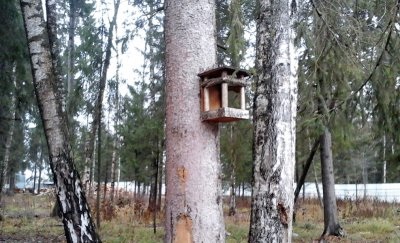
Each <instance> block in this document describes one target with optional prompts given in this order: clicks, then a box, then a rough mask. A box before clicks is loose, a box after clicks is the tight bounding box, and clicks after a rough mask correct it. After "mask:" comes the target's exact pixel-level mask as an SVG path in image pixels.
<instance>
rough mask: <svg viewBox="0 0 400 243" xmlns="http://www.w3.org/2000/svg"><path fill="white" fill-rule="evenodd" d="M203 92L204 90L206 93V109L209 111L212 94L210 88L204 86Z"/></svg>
mask: <svg viewBox="0 0 400 243" xmlns="http://www.w3.org/2000/svg"><path fill="white" fill-rule="evenodd" d="M206 79H207V78H206ZM203 92H204V94H203V95H204V111H209V110H210V94H209V92H208V88H207V87H204V89H203Z"/></svg>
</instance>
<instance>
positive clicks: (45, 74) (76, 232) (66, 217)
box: [21, 0, 100, 242]
mask: <svg viewBox="0 0 400 243" xmlns="http://www.w3.org/2000/svg"><path fill="white" fill-rule="evenodd" d="M41 6H42V5H41V1H38V0H22V1H21V8H22V13H23V18H24V25H25V30H26V36H27V40H28V49H29V54H30V59H31V68H32V75H33V80H34V88H35V93H36V97H37V101H38V105H39V111H40V115H41V118H42V122H43V127H44V130H45V135H46V139H47V146H48V150H49V158H50V167H51V170H52V172H53V177H54V182H55V185H56V195H57V201H58V203H59V205H60V210H61V218H62V221H63V224H64V230H65V235H66V238H67V241H68V242H89V241H91V242H99V241H100V239H99V237H98V235H97V234H96V232H95V227H94V224H93V222H92V219H91V216H90V213H89V206H88V204H87V201H86V198H85V193H84V191H83V189H82V184H81V181H80V178H79V175H78V172H77V171H76V169H75V166H74V162H73V157H72V154H71V151H70V149H71V146H70V144H69V139H68V129H67V126H66V121H65V114H64V113H63V112H62V107H61V106H62V105H61V100H60V99H59V97H60V96H59V94H58V92H59V91H58V89H57V81H56V78H55V73H54V67H53V65H52V58H51V54H50V45H49V38H48V35H47V30H46V25H45V22H44V19H43V10H42V7H41Z"/></svg>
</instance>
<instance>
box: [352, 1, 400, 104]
mask: <svg viewBox="0 0 400 243" xmlns="http://www.w3.org/2000/svg"><path fill="white" fill-rule="evenodd" d="M399 9H400V0H398V1H397V4H396V11H395V13H394V14H393V18H391V19H390V21H389V23H388V25H387V26H386V28H385V31H384V32H383V34H384V33H386V32H387V31H388V30H389V34H388V36H387V38H386V41H385V45H384V47H383V49H382V52H381V54H380V55H379V58H378V60H377V61H376V63H375V65H374V68H373V69H372V71H371V73H370V74H369V76H368V77H367V79H365V81H364V82H363V83H362V84H361V86H360V87H359V88H358V89H357V90H356V91H354V92H353V93H352V94H351V95H350V96H349V97H348V98H347V99H346V100H348V99H350V98H351V97H352V96H353V95H355V94H357V93H358V92H360V91H361V90H362V89H363V88H364V87H365V85H367V83H368V82H369V81H370V80H371V79H372V76H373V75H374V73H375V71H376V70H377V69H378V67H379V65H380V64H381V62H382V59H383V55H384V53H385V51H388V47H389V43H390V39H391V37H392V32H393V23H394V22H395V21H394V19H395V18H396V16H397V13H398V12H399ZM382 36H383V35H382Z"/></svg>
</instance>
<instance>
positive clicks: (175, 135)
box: [165, 0, 225, 242]
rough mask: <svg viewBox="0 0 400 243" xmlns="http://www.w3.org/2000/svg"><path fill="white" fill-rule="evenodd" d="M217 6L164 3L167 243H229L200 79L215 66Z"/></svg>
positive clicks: (215, 137) (215, 143)
mask: <svg viewBox="0 0 400 243" xmlns="http://www.w3.org/2000/svg"><path fill="white" fill-rule="evenodd" d="M214 26H215V3H214V1H208V0H185V1H180V0H168V1H166V2H165V40H166V77H167V84H166V153H167V161H166V173H167V175H166V186H167V194H166V220H165V222H166V226H165V242H225V229H224V218H223V213H222V195H221V194H222V191H221V182H220V178H221V165H220V161H219V130H218V125H217V124H209V123H204V122H201V119H200V95H199V93H200V86H199V78H198V77H197V74H198V73H200V72H201V71H204V70H205V69H207V68H211V67H213V66H214V65H215V63H216V40H215V29H214Z"/></svg>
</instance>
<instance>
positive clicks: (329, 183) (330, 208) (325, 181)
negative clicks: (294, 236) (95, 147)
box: [320, 128, 344, 237]
mask: <svg viewBox="0 0 400 243" xmlns="http://www.w3.org/2000/svg"><path fill="white" fill-rule="evenodd" d="M331 141H332V140H331V133H330V132H329V130H328V128H325V130H324V132H323V134H322V135H321V137H320V145H321V146H320V154H321V174H322V188H323V195H324V197H323V198H324V199H323V200H324V232H323V233H322V237H325V236H328V235H336V236H344V233H343V229H342V227H341V226H340V225H339V221H338V217H337V206H336V196H335V178H334V176H333V160H332V142H331Z"/></svg>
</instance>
